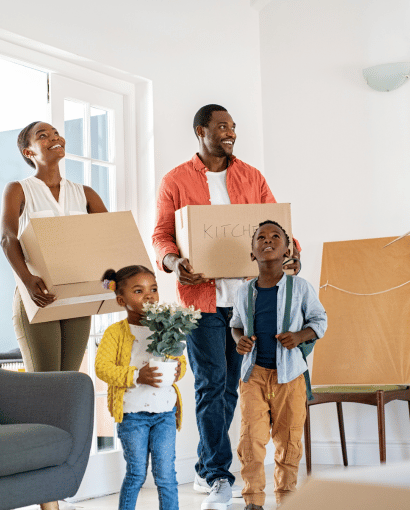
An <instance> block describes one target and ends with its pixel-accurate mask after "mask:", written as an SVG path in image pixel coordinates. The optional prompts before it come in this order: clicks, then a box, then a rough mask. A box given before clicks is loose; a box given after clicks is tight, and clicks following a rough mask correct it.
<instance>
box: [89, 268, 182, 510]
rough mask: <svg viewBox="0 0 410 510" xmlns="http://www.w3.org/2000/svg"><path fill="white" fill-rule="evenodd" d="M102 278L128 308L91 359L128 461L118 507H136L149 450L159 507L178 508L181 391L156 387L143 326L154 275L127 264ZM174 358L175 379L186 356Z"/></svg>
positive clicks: (165, 509)
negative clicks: (104, 385) (177, 443)
mask: <svg viewBox="0 0 410 510" xmlns="http://www.w3.org/2000/svg"><path fill="white" fill-rule="evenodd" d="M102 281H103V285H104V286H105V287H106V288H110V289H111V290H113V291H115V294H116V296H117V302H118V304H119V305H120V306H123V307H124V308H125V310H126V311H127V318H126V319H124V320H122V321H120V322H117V323H116V324H112V325H111V326H110V327H109V328H107V329H106V331H105V333H104V336H103V338H102V340H101V343H100V345H99V347H98V351H97V356H96V359H95V372H96V374H97V376H98V377H99V378H100V379H102V380H103V381H105V382H106V383H108V408H109V411H110V413H111V415H112V416H113V417H114V419H115V421H116V422H117V423H118V425H117V429H118V437H119V438H120V440H121V444H122V447H123V450H124V458H125V460H126V463H127V470H126V475H125V478H124V482H123V484H122V487H121V492H120V501H119V510H134V509H135V505H136V502H137V497H138V493H139V491H140V489H141V487H142V485H143V483H144V482H145V478H146V475H147V468H148V455H149V453H151V462H152V474H153V475H154V480H155V484H156V486H157V489H158V497H159V508H160V510H178V486H177V480H176V473H175V435H176V434H175V431H176V428H178V430H180V427H181V418H182V401H181V394H180V393H179V390H178V388H177V386H176V385H175V384H173V385H172V386H169V387H161V388H160V387H159V385H158V383H160V382H161V376H162V374H160V373H158V372H157V371H156V370H157V369H156V368H154V367H152V368H151V367H149V365H148V362H149V359H150V357H151V356H152V355H151V354H149V353H148V352H147V351H146V349H147V346H148V343H149V342H148V341H147V337H148V336H150V334H151V331H150V330H149V329H148V328H147V327H146V326H141V319H142V318H143V316H144V311H143V304H144V303H146V302H149V303H155V302H157V301H158V286H157V282H156V280H155V275H154V273H152V271H150V270H149V269H147V268H146V267H144V266H127V267H123V268H122V269H120V270H119V271H118V272H115V271H114V270H113V269H108V270H107V271H106V272H105V273H104V276H103V277H102ZM177 359H178V367H177V369H176V372H175V382H176V381H177V380H179V379H181V378H182V377H183V375H184V374H185V370H186V361H185V357H184V356H180V357H179V358H177ZM175 420H176V423H175ZM175 425H176V426H175Z"/></svg>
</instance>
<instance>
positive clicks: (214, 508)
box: [201, 478, 232, 510]
mask: <svg viewBox="0 0 410 510" xmlns="http://www.w3.org/2000/svg"><path fill="white" fill-rule="evenodd" d="M231 505H232V489H231V486H230V484H229V482H228V480H227V479H226V478H218V479H217V480H215V481H214V483H213V484H212V488H211V492H210V494H209V496H208V497H206V498H205V499H204V500H203V502H202V505H201V510H228V508H229V507H230V506H231Z"/></svg>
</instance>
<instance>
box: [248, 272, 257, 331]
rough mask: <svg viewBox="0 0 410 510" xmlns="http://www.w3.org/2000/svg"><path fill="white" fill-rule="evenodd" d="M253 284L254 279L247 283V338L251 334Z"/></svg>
mask: <svg viewBox="0 0 410 510" xmlns="http://www.w3.org/2000/svg"><path fill="white" fill-rule="evenodd" d="M253 282H256V278H254V279H253V280H251V281H250V282H249V289H248V337H249V338H250V337H251V336H252V335H253V333H254V330H253V285H252V284H253Z"/></svg>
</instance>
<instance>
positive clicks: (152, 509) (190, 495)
mask: <svg viewBox="0 0 410 510" xmlns="http://www.w3.org/2000/svg"><path fill="white" fill-rule="evenodd" d="M273 468H274V466H273V465H269V466H266V468H265V470H266V482H267V483H266V491H265V492H266V503H265V505H264V510H274V509H275V508H276V503H275V496H274V494H273ZM329 469H340V466H334V465H314V466H312V472H313V473H317V472H319V471H324V470H329ZM235 476H236V480H237V482H236V483H238V485H239V484H240V474H239V473H235ZM305 481H306V465H305V464H301V466H300V471H299V481H298V487H299V486H301V485H302V484H303V483H304V482H305ZM178 489H179V508H180V510H200V508H201V502H202V500H203V499H204V498H205V497H206V494H199V493H197V492H195V491H194V490H193V488H192V483H189V484H185V485H180V486H179V487H178ZM73 505H74V506H75V508H76V509H78V510H82V509H84V510H118V494H112V495H110V496H104V497H102V498H97V499H89V500H86V501H80V502H78V503H73ZM244 507H245V503H244V500H243V499H241V498H235V499H234V500H233V505H232V507H231V508H230V510H243V509H244ZM38 509H39V507H38V506H37V505H34V506H28V507H24V510H38ZM16 510H23V509H16ZM136 510H158V495H157V491H156V489H142V490H141V492H140V494H139V496H138V502H137V506H136Z"/></svg>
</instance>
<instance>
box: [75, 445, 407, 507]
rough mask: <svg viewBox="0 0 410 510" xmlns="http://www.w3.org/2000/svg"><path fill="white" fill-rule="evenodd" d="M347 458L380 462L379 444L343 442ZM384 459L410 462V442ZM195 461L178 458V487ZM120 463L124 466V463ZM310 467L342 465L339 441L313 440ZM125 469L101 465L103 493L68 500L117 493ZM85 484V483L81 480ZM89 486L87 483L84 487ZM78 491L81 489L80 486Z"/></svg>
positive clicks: (269, 453) (270, 457)
mask: <svg viewBox="0 0 410 510" xmlns="http://www.w3.org/2000/svg"><path fill="white" fill-rule="evenodd" d="M346 449H347V457H348V462H349V466H372V465H378V464H379V463H380V457H379V443H378V441H348V442H347V443H346ZM274 454H275V448H274V446H273V444H272V442H270V443H269V444H268V445H267V448H266V458H265V465H269V464H273V463H274ZM386 457H387V462H403V461H406V460H410V442H407V443H405V442H401V441H389V442H388V443H387V444H386ZM101 460H102V459H101V457H100V458H99V460H97V457H96V458H94V459H93V461H94V462H101ZM196 462H197V457H196V456H190V457H183V458H178V459H177V460H176V463H175V467H176V471H177V480H178V484H179V485H182V484H185V483H191V482H193V481H194V477H195V463H196ZM119 463H121V464H123V460H122V461H121V462H120V459H119ZM301 463H302V464H306V458H305V454H303V457H302V460H301ZM312 464H329V465H340V466H343V460H342V451H341V447H340V442H338V441H313V442H312ZM124 467H125V465H122V469H120V470H119V469H116V470H109V469H107V466H105V469H104V467H103V466H101V478H103V483H104V490H101V488H99V489H98V488H96V490H95V494H92V495H90V494H87V496H84V495H83V494H82V493H81V490H80V491H79V493H78V494H77V495H76V496H75V497H74V498H72V500H71V501H79V500H81V499H85V497H87V498H89V497H97V496H102V495H103V494H104V493H105V494H110V493H114V492H118V491H119V488H120V486H121V482H122V479H123V476H124ZM239 470H240V463H239V460H238V457H237V454H236V449H235V450H233V462H232V466H231V471H232V472H234V473H236V472H238V471H239ZM83 482H84V481H83ZM87 485H88V484H87ZM144 488H149V489H152V488H155V483H154V478H153V476H152V473H151V465H150V466H149V468H148V473H147V479H146V482H145V484H144ZM80 489H81V487H80Z"/></svg>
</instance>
